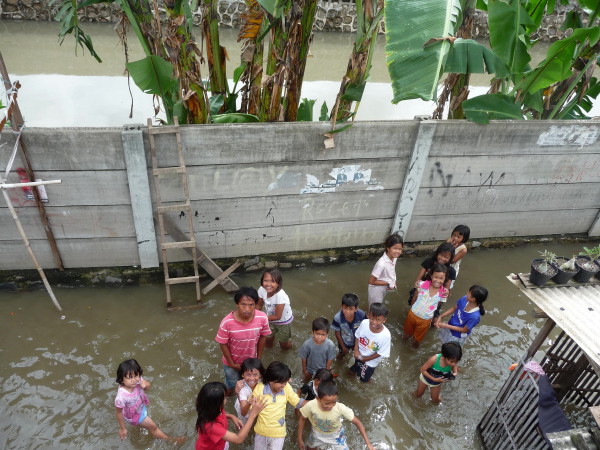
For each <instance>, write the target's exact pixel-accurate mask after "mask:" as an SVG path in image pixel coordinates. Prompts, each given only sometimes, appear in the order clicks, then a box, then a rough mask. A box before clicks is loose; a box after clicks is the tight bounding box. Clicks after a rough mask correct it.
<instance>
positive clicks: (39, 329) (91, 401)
mask: <svg viewBox="0 0 600 450" xmlns="http://www.w3.org/2000/svg"><path fill="white" fill-rule="evenodd" d="M593 245H597V243H595V244H593ZM581 247H582V245H580V244H577V245H575V244H549V245H545V246H539V245H532V246H527V247H521V248H516V249H481V248H480V249H475V250H473V251H471V252H470V253H469V254H468V255H467V256H466V257H465V259H464V260H463V263H462V265H461V271H460V276H459V279H458V282H457V283H456V286H455V289H454V291H453V293H452V296H451V298H450V299H449V304H453V302H454V301H455V300H456V299H457V298H458V297H460V296H462V295H464V294H465V293H466V291H467V289H468V287H469V286H471V285H472V284H482V285H484V286H486V287H488V289H489V291H490V296H489V298H488V301H487V302H486V304H485V306H486V311H487V314H486V315H485V317H483V318H482V322H481V323H480V325H479V326H478V327H477V328H475V330H474V332H473V335H472V336H471V338H470V340H469V341H468V342H467V344H466V346H465V353H464V357H463V360H462V361H461V364H460V367H461V371H460V373H459V376H458V377H457V379H456V380H455V381H453V382H451V383H448V384H447V385H446V386H444V388H443V390H442V397H443V402H442V404H441V405H438V406H435V405H432V404H431V403H430V401H429V398H428V397H426V396H427V395H428V394H426V396H424V397H423V398H422V399H414V398H413V397H412V395H411V393H412V392H413V391H414V389H415V387H416V384H417V377H418V374H419V367H420V366H421V365H422V364H423V363H424V362H425V360H426V359H427V358H429V357H430V356H431V355H433V354H435V353H437V352H439V347H440V344H439V342H438V340H437V336H436V333H435V330H434V329H432V330H430V332H429V333H428V335H427V336H426V338H425V341H424V343H423V345H422V346H421V348H419V349H418V350H414V349H413V348H412V347H411V346H410V345H408V344H406V343H404V342H402V341H401V339H400V330H401V328H402V324H403V322H404V318H405V315H406V312H407V309H408V306H407V303H406V294H407V291H408V289H409V287H410V286H411V285H412V283H413V282H414V279H415V277H416V274H417V272H418V268H419V263H420V261H421V260H422V258H421V257H410V256H403V257H402V258H401V259H400V260H399V261H398V264H397V266H396V272H397V274H398V292H396V293H390V294H388V296H387V297H386V303H387V304H388V306H389V307H390V310H391V312H390V316H389V318H388V322H387V326H388V327H389V329H390V331H391V334H392V352H391V356H390V358H388V359H387V360H384V362H382V363H381V364H380V365H379V366H378V367H377V370H376V371H375V375H374V376H373V379H372V382H371V383H370V384H367V385H365V384H361V383H359V382H358V380H356V379H353V378H352V377H348V376H347V374H346V373H345V370H344V366H343V364H341V363H340V362H339V361H335V362H334V367H333V368H334V371H335V372H339V373H340V376H339V378H338V385H339V390H340V396H339V399H340V401H341V402H343V403H345V404H346V405H348V406H349V407H351V408H352V409H354V411H355V413H356V415H357V417H358V418H359V419H360V420H361V421H362V422H363V423H364V425H365V427H366V429H367V433H368V435H369V437H370V439H371V440H372V441H373V442H374V445H375V446H376V448H378V449H463V448H464V449H467V448H478V447H479V445H478V443H477V438H476V433H475V427H476V425H477V423H478V421H479V420H480V419H481V417H482V415H483V414H484V412H485V411H486V410H487V408H488V406H489V405H490V403H491V401H492V399H493V398H494V397H495V395H496V393H497V391H498V389H499V388H500V386H501V385H502V383H503V382H504V380H505V379H506V378H507V376H508V374H509V372H508V370H507V368H508V366H510V364H512V363H513V362H515V361H517V359H518V358H519V357H520V356H522V355H523V354H524V352H525V350H526V349H527V348H528V346H529V345H530V343H531V341H532V340H533V338H534V337H535V336H536V334H537V331H538V329H539V328H540V327H541V325H542V324H543V320H540V319H532V318H531V316H530V311H531V309H532V304H531V303H530V302H529V300H528V299H527V298H526V297H525V296H523V295H520V292H519V291H518V290H517V289H515V287H514V286H512V284H510V283H509V282H508V281H507V280H506V276H507V275H508V274H510V273H511V272H528V271H529V263H530V260H531V259H532V258H534V257H537V255H538V251H540V250H543V249H549V250H552V251H555V252H557V253H558V254H561V255H566V256H571V255H572V254H573V253H576V252H579V251H580V249H581ZM374 262H375V261H367V262H356V263H345V264H340V265H336V266H327V267H313V268H305V269H295V270H290V271H286V272H284V273H283V276H284V289H285V290H286V292H287V293H288V295H289V296H290V298H291V302H292V309H293V311H294V316H295V320H294V322H293V335H294V337H293V339H294V349H293V350H292V351H290V352H283V351H282V350H280V349H279V348H274V349H270V350H269V349H266V350H265V353H264V355H263V363H264V364H265V366H266V365H267V364H269V363H270V362H271V361H273V360H282V361H284V362H285V363H287V364H288V365H289V366H290V368H291V369H292V372H293V374H294V375H295V376H297V379H295V380H294V381H293V382H292V385H293V386H294V387H295V388H298V387H299V385H300V382H299V378H300V373H301V365H300V360H299V358H298V356H297V355H296V351H297V349H298V348H299V345H300V344H301V343H302V342H303V341H304V340H305V339H308V338H309V337H310V323H311V322H312V320H313V319H314V318H316V317H318V316H325V317H327V318H329V319H331V318H332V317H333V315H334V313H335V312H336V311H337V310H338V309H339V307H340V300H341V296H342V294H344V293H345V292H355V293H357V294H358V295H359V296H360V298H361V306H362V307H366V292H367V280H368V277H369V274H370V271H371V269H372V266H373V264H374ZM259 278H260V274H259V273H257V274H252V275H244V276H236V277H235V281H236V282H237V283H238V284H239V285H240V286H242V285H250V286H254V287H258V283H259ZM55 292H56V295H57V297H58V300H59V302H60V303H61V305H62V307H63V309H64V311H63V313H58V312H56V311H55V310H54V307H53V306H52V303H51V301H50V299H49V297H48V296H47V294H46V293H45V292H43V291H36V292H27V293H6V292H2V293H0V320H1V324H0V330H2V331H1V332H0V336H1V337H2V345H1V350H0V381H1V385H2V392H1V395H0V448H5V449H36V448H39V449H52V448H57V449H59V448H60V449H62V448H84V447H85V448H93V449H106V448H139V449H141V448H172V445H171V444H168V443H164V442H159V441H155V440H153V439H152V438H151V437H149V436H148V435H147V434H145V433H143V432H141V431H140V430H139V429H131V428H130V429H129V437H128V438H127V440H125V441H123V442H121V441H120V440H119V435H118V425H117V421H116V419H115V414H114V396H115V394H116V390H117V385H116V383H115V382H114V378H115V373H116V368H117V366H118V364H119V363H120V362H121V361H123V360H125V359H128V358H136V359H137V360H138V361H139V362H140V364H141V365H142V367H143V369H144V376H145V377H146V378H147V379H148V380H149V381H150V382H151V383H152V389H151V390H150V391H149V398H150V407H149V415H150V417H152V418H153V419H154V421H155V422H156V423H157V424H158V425H159V427H160V428H161V429H162V430H163V431H165V432H166V433H167V434H170V435H182V436H183V435H184V436H187V437H188V441H187V442H186V443H185V444H184V445H183V446H182V447H181V448H185V449H193V448H194V443H195V435H194V423H195V410H194V402H195V397H196V395H197V393H198V391H199V389H200V387H201V386H202V385H203V384H204V383H206V382H207V381H215V380H221V379H222V368H221V363H220V358H221V352H220V349H219V346H218V345H217V344H216V342H215V341H214V337H215V334H216V331H217V327H218V324H219V322H220V320H221V319H222V318H223V317H224V316H225V315H226V314H227V313H228V312H229V311H231V310H232V309H233V306H234V302H233V300H232V296H231V295H229V294H226V293H224V292H223V291H222V290H221V289H220V288H217V289H215V290H214V291H213V292H211V293H209V294H208V295H207V296H206V297H205V298H204V302H205V307H204V308H203V309H198V310H188V311H179V312H168V311H166V310H165V307H164V288H163V286H161V285H156V286H143V287H127V288H114V289H109V288H97V289H83V288H78V289H60V288H56V289H55ZM186 293H189V298H190V301H191V298H192V292H191V289H190V290H183V291H182V294H186ZM63 316H64V317H63ZM330 337H332V338H333V339H334V340H335V337H334V336H333V335H331V336H330ZM538 360H539V359H538ZM226 409H227V410H228V411H229V412H232V413H234V410H233V402H232V403H230V404H228V405H227V408H226ZM288 419H289V422H288V437H287V439H286V445H285V448H286V449H290V448H296V421H295V419H294V418H293V416H292V415H291V412H290V411H289V412H288ZM347 425H348V424H347ZM350 427H351V428H350ZM346 430H347V431H349V446H350V448H352V449H359V448H364V444H363V442H362V440H361V438H360V435H359V434H358V432H357V431H356V429H355V428H354V427H353V426H352V425H350V426H349V427H348V426H346ZM232 448H248V446H247V445H242V446H237V447H236V446H233V447H232Z"/></svg>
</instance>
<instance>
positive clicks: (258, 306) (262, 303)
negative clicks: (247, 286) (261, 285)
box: [256, 297, 265, 311]
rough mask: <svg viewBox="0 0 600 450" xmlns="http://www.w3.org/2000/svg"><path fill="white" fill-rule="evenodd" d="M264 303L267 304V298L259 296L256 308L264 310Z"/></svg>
mask: <svg viewBox="0 0 600 450" xmlns="http://www.w3.org/2000/svg"><path fill="white" fill-rule="evenodd" d="M264 305H265V299H264V298H262V297H258V302H256V309H257V310H258V311H262V309H263V306H264Z"/></svg>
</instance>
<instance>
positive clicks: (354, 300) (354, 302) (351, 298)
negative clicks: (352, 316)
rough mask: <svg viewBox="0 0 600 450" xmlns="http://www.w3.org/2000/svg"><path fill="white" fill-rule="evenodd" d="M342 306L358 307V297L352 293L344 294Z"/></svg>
mask: <svg viewBox="0 0 600 450" xmlns="http://www.w3.org/2000/svg"><path fill="white" fill-rule="evenodd" d="M342 305H346V306H356V307H358V295H356V294H353V293H351V292H349V293H347V294H344V296H343V297H342Z"/></svg>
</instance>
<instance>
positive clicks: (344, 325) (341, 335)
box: [331, 293, 367, 359]
mask: <svg viewBox="0 0 600 450" xmlns="http://www.w3.org/2000/svg"><path fill="white" fill-rule="evenodd" d="M366 317H367V315H366V314H365V312H364V311H363V310H362V309H359V308H358V295H356V294H351V293H348V294H344V296H343V297H342V309H341V310H339V311H338V312H337V313H336V314H335V316H333V322H332V323H331V329H332V330H333V331H334V332H335V337H336V339H337V343H338V348H339V350H340V351H339V353H338V358H340V359H341V358H343V357H344V355H347V354H348V352H351V351H352V349H354V340H355V339H356V338H355V337H354V333H356V330H357V328H358V327H359V326H360V323H361V322H362V321H363V320H365V319H366Z"/></svg>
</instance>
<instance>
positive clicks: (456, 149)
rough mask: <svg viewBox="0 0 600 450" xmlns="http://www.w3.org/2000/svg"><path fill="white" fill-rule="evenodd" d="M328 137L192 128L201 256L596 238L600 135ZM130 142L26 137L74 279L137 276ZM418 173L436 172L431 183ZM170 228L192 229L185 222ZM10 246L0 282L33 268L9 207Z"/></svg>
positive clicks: (187, 140) (367, 128) (384, 128)
mask: <svg viewBox="0 0 600 450" xmlns="http://www.w3.org/2000/svg"><path fill="white" fill-rule="evenodd" d="M424 127H428V128H424ZM423 129H427V130H429V131H430V132H431V133H430V139H429V140H424V138H423V137H422V136H423V133H421V131H422V130H423ZM142 130H143V133H140V134H139V136H140V137H139V139H140V141H141V140H142V136H143V142H144V144H145V145H147V142H148V136H147V132H146V130H145V129H144V128H142ZM327 131H328V124H327V123H280V124H279V123H277V124H252V125H241V124H236V125H207V126H187V127H185V128H183V129H182V139H183V142H184V145H185V158H186V165H187V167H188V173H189V181H190V188H191V201H192V207H193V211H194V224H195V225H194V226H195V231H196V234H197V238H198V240H199V242H200V246H201V248H203V249H204V250H205V251H206V252H207V253H208V255H209V256H211V257H217V258H225V257H238V256H245V255H259V254H266V253H278V252H294V251H305V250H320V249H326V248H340V247H353V246H363V245H376V244H378V243H380V242H382V241H383V240H384V238H385V237H386V236H387V235H388V234H389V233H390V231H391V230H392V228H397V229H401V231H402V232H404V234H405V238H406V239H407V241H422V240H439V239H443V238H445V237H447V236H448V235H449V233H450V231H451V229H452V228H453V227H454V226H455V225H457V224H459V223H465V224H467V225H469V226H470V227H471V230H472V234H471V235H472V237H473V238H483V237H503V236H527V235H546V234H558V233H588V232H589V233H590V234H591V235H595V236H598V235H599V234H600V227H599V226H598V215H599V210H600V195H599V192H600V170H599V167H600V143H599V142H598V137H599V135H600V123H599V122H597V121H585V122H567V121H564V122H547V121H529V122H497V123H492V124H490V125H487V126H481V125H476V124H472V123H469V122H463V121H439V122H436V121H426V122H417V121H403V122H360V123H356V124H355V125H354V126H353V127H352V128H351V129H350V130H348V131H345V132H343V133H340V134H338V135H336V138H335V139H336V147H335V148H334V149H330V150H325V149H324V146H323V136H322V135H321V134H322V133H325V132H327ZM122 135H123V130H121V129H39V128H38V129H35V128H33V129H30V128H27V129H26V130H25V132H24V139H25V140H26V143H27V146H28V148H29V151H30V154H31V161H32V164H33V166H34V170H35V171H36V174H37V176H38V177H39V178H43V179H62V181H63V182H62V184H61V185H51V186H47V191H48V195H49V197H50V201H49V203H47V204H46V208H47V211H48V215H49V217H50V220H51V223H52V228H53V230H54V234H55V236H56V238H57V240H58V247H59V248H60V251H61V253H62V256H63V260H64V264H65V266H66V267H72V268H74V267H94V266H98V267H102V266H119V265H121V266H129V265H139V264H140V256H139V254H140V248H141V246H142V243H141V242H140V243H138V239H137V237H136V226H137V227H138V228H140V226H141V225H140V224H139V223H138V224H137V225H136V223H135V222H134V214H133V212H132V206H131V196H132V193H131V192H130V185H129V181H128V167H127V164H126V162H125V157H124V151H123V142H124V140H123V136H122ZM0 137H1V140H0V144H5V145H3V146H0V168H2V170H4V168H5V165H6V162H7V161H8V156H9V154H10V151H11V148H12V142H14V137H13V134H12V132H9V131H7V130H5V131H4V132H3V133H2V135H1V136H0ZM170 139H171V137H169V136H167V135H164V136H163V135H160V136H157V137H156V142H157V148H158V154H159V155H161V156H160V159H161V160H163V161H162V164H163V165H164V164H172V163H174V159H173V158H166V155H173V157H174V156H175V152H174V151H172V150H167V148H168V147H170V146H171V145H172V142H173V141H170V142H169V140H170ZM125 142H128V140H125ZM126 145H131V144H130V143H128V144H126ZM146 151H147V147H146ZM418 158H425V159H424V160H423V166H422V174H421V177H420V181H419V179H418V178H419V177H417V176H416V175H415V170H416V169H415V167H417V164H414V161H416V159H418ZM130 164H134V163H130ZM146 165H147V167H150V161H149V158H148V157H147V159H146ZM21 166H22V163H21V162H20V161H19V158H17V161H16V162H15V164H14V165H13V171H12V172H11V174H10V176H9V181H17V180H18V179H17V176H16V173H15V169H16V168H17V167H21ZM134 169H135V168H134V167H129V172H133V171H134ZM149 177H150V174H149ZM167 181H168V180H165V182H163V183H162V186H163V191H162V194H163V200H164V199H175V198H176V195H177V193H178V192H179V191H180V189H179V186H178V185H177V183H175V182H167ZM152 182H153V181H152V179H151V180H150V183H151V184H152ZM403 187H404V192H403V191H402V189H403ZM133 194H134V196H135V197H136V198H137V197H140V196H142V197H143V196H147V195H148V193H147V192H134V193H133ZM10 195H11V198H12V199H13V201H14V203H15V205H19V206H20V207H19V208H18V213H19V216H20V218H21V220H22V222H23V224H24V227H25V229H26V231H27V233H28V236H29V239H30V240H31V245H32V248H33V250H34V251H35V252H36V254H37V256H38V258H39V260H40V262H41V263H42V265H43V266H44V267H53V259H52V255H51V253H50V249H49V245H48V244H47V242H46V240H45V233H44V230H43V229H42V226H41V225H40V220H39V217H38V214H37V209H36V208H35V206H34V205H33V202H32V201H31V200H26V199H25V196H24V194H23V192H21V190H12V191H11V194H10ZM152 195H153V194H152ZM411 202H412V203H411ZM136 204H137V203H136ZM411 205H412V206H411ZM406 208H409V212H410V215H408V216H406V214H405V211H406ZM173 217H175V218H176V220H177V221H178V222H179V223H180V224H181V226H182V227H184V225H185V223H186V222H187V221H186V220H185V218H183V217H181V218H180V217H179V215H178V214H174V216H173ZM406 217H409V218H410V221H409V223H407V220H404V219H406ZM138 220H139V219H138ZM394 224H396V227H394ZM143 225H144V226H145V227H146V229H148V227H152V224H149V223H144V224H143ZM138 231H139V230H138ZM394 231H396V229H394ZM156 232H158V230H156ZM0 241H1V245H2V255H3V257H2V259H1V261H0V270H7V269H20V268H31V267H32V264H31V262H30V261H29V258H28V256H27V253H26V251H25V248H24V247H23V243H22V242H21V240H20V238H19V235H18V232H17V229H16V227H15V225H14V223H13V220H12V217H11V216H10V214H9V212H8V210H7V208H6V207H5V205H4V202H2V204H1V205H0ZM174 259H182V260H184V259H188V257H187V255H185V254H183V253H181V254H178V255H176V257H175V258H174Z"/></svg>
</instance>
